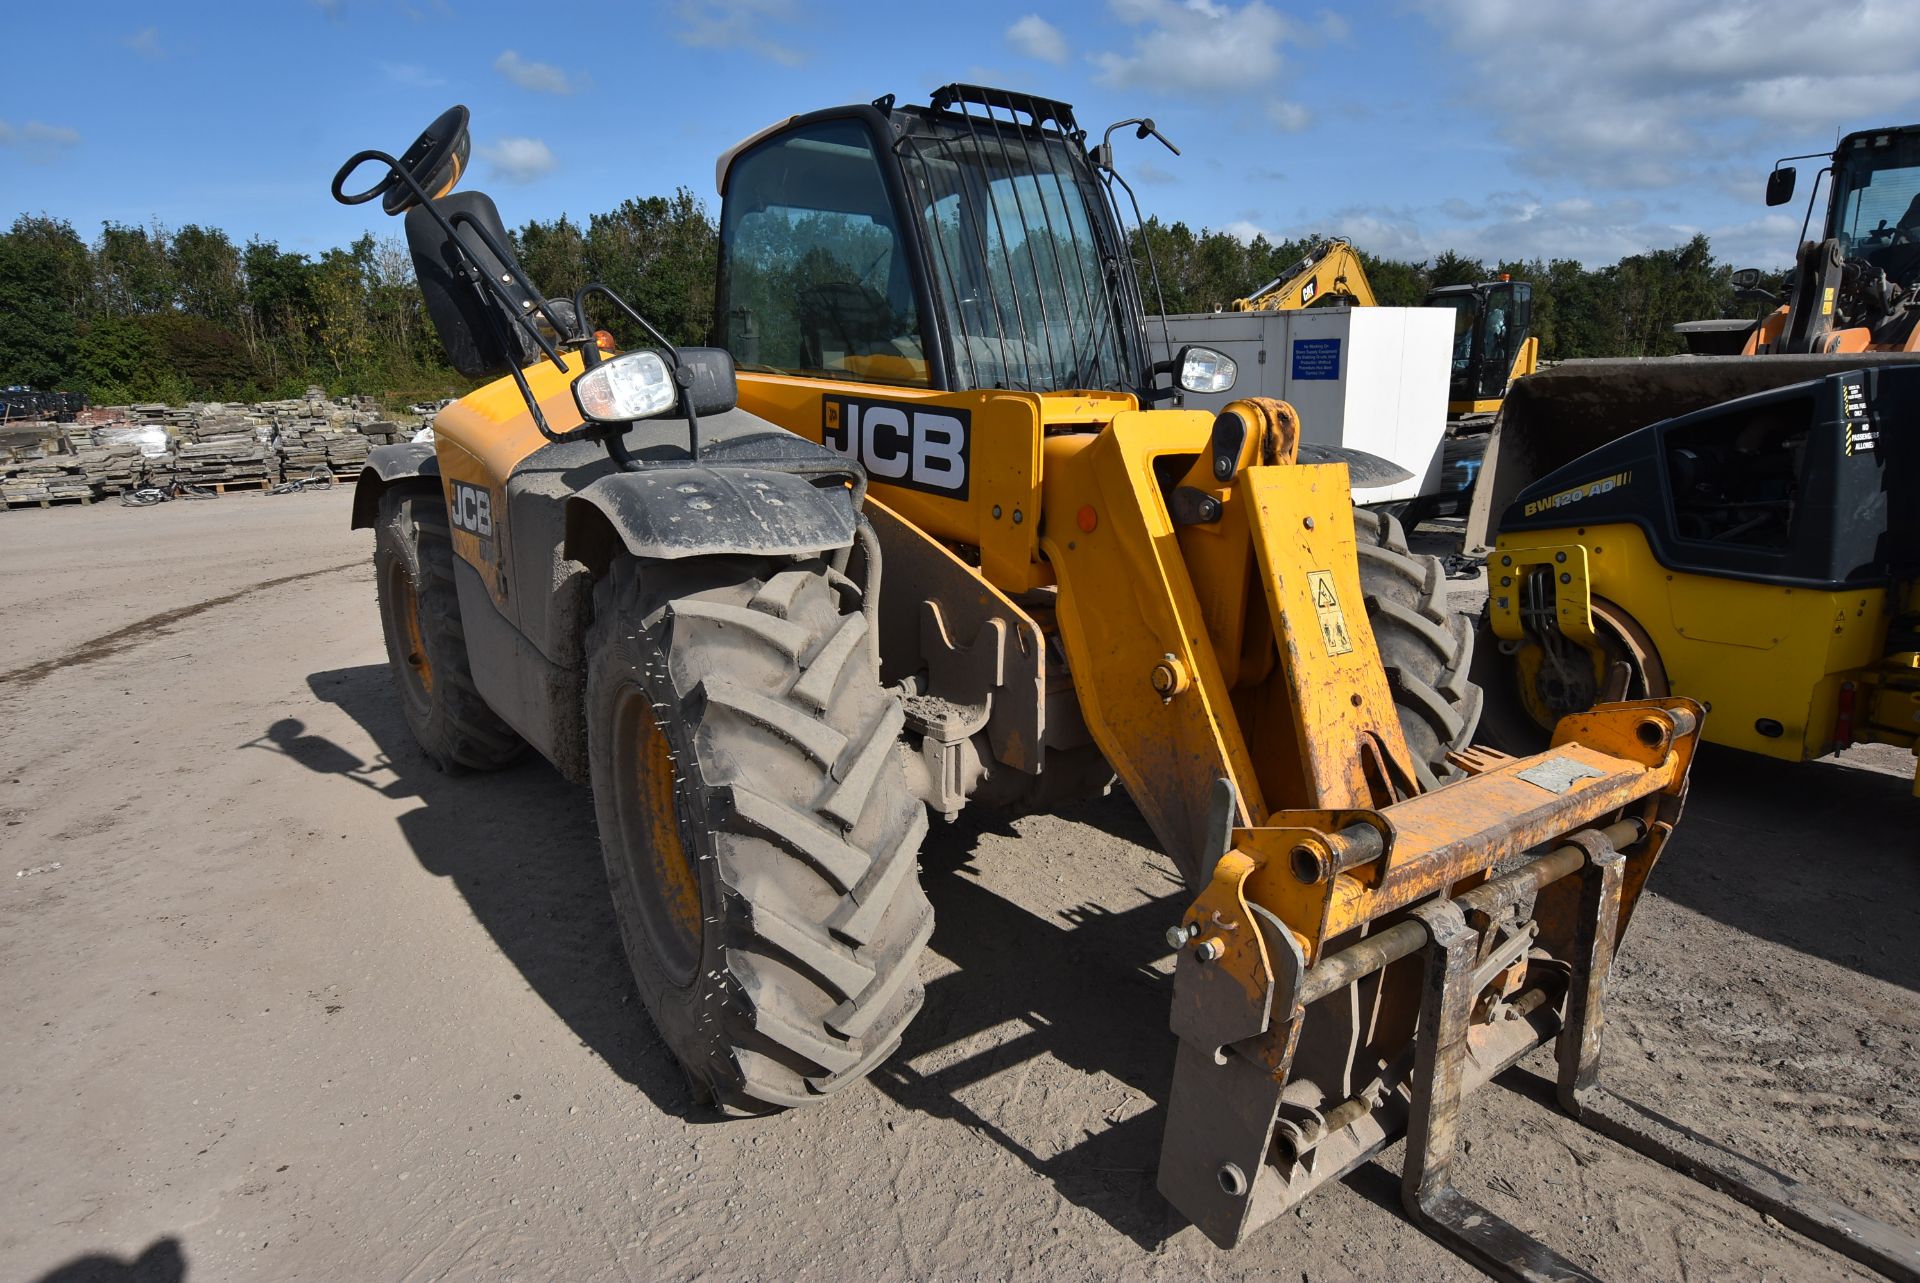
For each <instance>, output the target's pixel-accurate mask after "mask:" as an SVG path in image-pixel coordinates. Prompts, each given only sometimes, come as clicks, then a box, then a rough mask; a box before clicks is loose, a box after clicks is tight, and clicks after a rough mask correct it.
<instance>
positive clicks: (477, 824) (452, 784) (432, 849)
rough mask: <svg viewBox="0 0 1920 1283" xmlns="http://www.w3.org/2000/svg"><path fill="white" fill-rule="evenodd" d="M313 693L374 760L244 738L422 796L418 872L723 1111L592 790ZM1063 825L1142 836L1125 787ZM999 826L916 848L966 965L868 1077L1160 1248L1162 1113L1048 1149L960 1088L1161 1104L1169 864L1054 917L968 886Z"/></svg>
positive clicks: (663, 1084) (356, 699)
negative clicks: (625, 889) (643, 989)
mask: <svg viewBox="0 0 1920 1283" xmlns="http://www.w3.org/2000/svg"><path fill="white" fill-rule="evenodd" d="M308 684H309V686H310V687H311V688H312V690H313V692H314V694H315V695H316V696H317V697H318V698H319V699H320V700H322V701H324V702H326V703H329V704H333V705H336V706H337V707H339V708H340V709H341V710H342V711H343V712H345V713H346V714H347V716H349V717H351V718H352V719H353V720H354V721H355V722H356V723H358V724H359V725H360V727H361V728H362V729H364V730H365V731H366V733H367V734H368V735H369V736H370V737H371V738H372V740H373V741H374V743H375V745H376V746H377V748H378V750H379V751H378V755H377V757H376V758H375V759H374V760H372V761H368V760H366V759H364V758H363V757H362V756H361V755H360V754H359V753H356V752H354V751H352V750H350V749H348V748H346V747H344V746H342V745H340V744H338V743H336V742H334V741H333V740H331V739H329V738H327V737H326V736H324V735H320V734H316V733H314V732H312V731H310V730H309V729H308V728H307V727H306V726H305V725H304V724H303V723H302V722H300V721H299V720H297V719H294V718H284V719H281V720H280V721H277V722H275V723H273V724H272V725H271V726H269V727H267V728H265V731H264V733H263V734H262V736H261V737H260V739H259V740H256V741H253V742H252V743H251V744H250V745H249V747H252V748H260V749H268V750H272V751H275V752H279V753H282V754H284V755H285V756H287V757H290V758H292V759H293V760H294V761H295V762H297V763H299V764H300V765H301V766H303V767H305V768H307V769H308V770H312V771H315V772H317V773H319V774H325V775H333V776H337V777H338V778H339V779H340V780H341V781H342V788H343V790H346V789H348V788H367V789H371V790H373V791H375V792H378V793H380V794H381V795H382V796H384V797H387V798H390V799H395V800H401V801H405V800H417V802H418V805H416V806H414V807H412V808H411V809H410V810H408V811H406V813H405V814H403V815H402V816H400V819H399V824H400V828H401V831H402V834H403V835H404V836H405V838H406V840H407V843H408V845H409V847H410V848H411V850H412V851H413V854H414V856H415V858H417V859H418V860H419V861H420V863H421V865H422V867H423V868H425V869H426V870H427V871H428V872H430V873H433V874H434V875H436V876H439V877H445V878H450V879H452V881H453V883H454V885H455V887H456V888H457V889H458V890H459V891H460V893H461V894H462V895H463V896H464V897H465V898H466V900H467V903H468V905H469V906H470V907H471V909H472V911H473V914H474V917H475V918H476V919H477V920H478V921H479V922H480V924H481V925H482V926H483V927H484V928H485V929H486V931H487V933H488V934H489V935H490V936H491V937H492V939H493V941H494V942H495V944H497V945H498V946H499V948H500V950H501V952H502V953H504V954H505V955H506V956H507V958H508V960H509V961H511V962H512V963H513V964H514V966H515V967H517V968H518V969H519V971H520V973H521V974H522V975H523V976H524V977H525V978H526V980H527V982H528V984H530V985H531V986H532V987H533V989H534V991H535V992H536V993H538V994H539V995H540V996H541V998H542V999H543V1000H544V1001H545V1002H546V1003H547V1004H548V1005H549V1006H550V1007H552V1009H553V1010H554V1012H555V1014H557V1015H558V1016H560V1018H561V1019H562V1020H564V1021H565V1022H566V1023H567V1026H568V1028H569V1029H571V1030H572V1031H573V1032H574V1034H575V1035H576V1036H578V1037H579V1038H580V1040H581V1042H582V1043H584V1044H585V1045H586V1046H588V1047H589V1048H591V1049H592V1050H593V1051H594V1052H595V1054H597V1055H599V1056H600V1057H601V1059H603V1060H605V1061H606V1063H607V1064H608V1066H609V1067H611V1068H612V1069H613V1070H614V1071H615V1072H616V1073H618V1074H619V1075H620V1076H621V1077H622V1078H624V1079H626V1080H627V1081H628V1082H631V1083H633V1084H634V1085H635V1086H637V1087H639V1088H640V1089H641V1090H642V1091H644V1092H645V1093H646V1094H647V1096H648V1097H649V1099H651V1100H652V1102H653V1103H654V1104H655V1105H656V1106H657V1107H658V1108H659V1109H661V1110H662V1111H663V1112H665V1113H668V1114H672V1115H675V1116H677V1117H681V1118H683V1119H685V1120H686V1121H688V1122H710V1121H715V1120H717V1117H718V1116H717V1115H714V1114H710V1113H708V1112H707V1111H705V1110H702V1109H699V1108H697V1107H695V1106H694V1104H693V1102H692V1099H691V1097H690V1095H689V1093H688V1091H687V1088H686V1085H685V1083H684V1081H683V1080H682V1078H681V1076H680V1072H679V1069H678V1068H677V1066H675V1065H674V1063H673V1060H672V1058H671V1056H670V1055H669V1054H668V1052H667V1051H666V1049H665V1048H664V1047H663V1046H662V1045H661V1044H660V1043H659V1041H658V1039H657V1038H656V1037H655V1035H654V1033H653V1030H652V1028H651V1026H650V1025H649V1024H648V1023H647V1020H646V1017H645V1015H644V1013H643V1011H642V1009H641V1007H640V1005H639V995H638V994H637V992H636V991H635V990H634V988H633V982H632V980H631V978H630V976H629V974H628V971H627V964H626V959H625V957H624V955H623V954H622V952H621V945H620V934H619V929H618V927H617V925H616V924H615V922H614V918H613V907H612V902H611V900H610V898H609V896H608V894H607V885H606V874H605V871H604V869H603V867H602V864H601V859H600V847H599V840H598V838H597V836H596V835H595V832H594V819H593V805H592V799H591V798H590V796H589V795H588V793H587V791H586V790H585V789H582V788H579V787H577V786H575V785H572V784H568V783H567V782H565V781H564V780H562V779H561V778H560V777H559V776H558V775H557V774H556V773H555V772H554V771H553V769H552V768H551V767H550V766H548V765H546V764H545V763H544V762H542V761H540V760H539V758H538V757H534V756H530V757H529V758H528V759H527V760H526V761H524V762H522V763H520V764H518V765H516V766H513V767H510V768H508V769H507V770H505V771H503V772H500V773H498V774H494V775H466V776H450V775H447V774H445V773H443V772H441V771H440V770H438V769H437V768H435V767H434V766H433V765H432V764H431V763H430V762H428V761H427V760H426V758H425V757H424V756H423V755H422V754H421V753H420V751H419V749H418V748H417V747H416V746H415V744H414V742H413V738H412V734H411V732H410V731H409V730H408V728H407V725H406V719H405V717H404V716H403V714H402V713H401V711H400V708H399V706H398V705H397V704H396V703H395V701H394V697H393V688H392V678H391V676H390V675H389V673H388V671H387V669H386V667H385V666H384V665H366V666H362V667H357V668H344V669H336V670H331V671H326V672H319V673H314V674H312V675H311V676H310V677H309V678H308ZM1066 818H1069V819H1071V820H1074V821H1077V822H1079V823H1084V824H1087V825H1088V826H1090V827H1093V828H1097V829H1101V830H1103V831H1106V832H1109V833H1112V834H1114V835H1115V836H1118V837H1122V838H1125V839H1126V840H1128V841H1131V842H1136V843H1139V844H1141V845H1143V846H1151V844H1152V835H1151V834H1150V833H1149V832H1148V831H1147V828H1146V825H1145V823H1144V822H1143V821H1142V820H1141V819H1140V816H1139V813H1138V812H1137V811H1135V810H1134V808H1133V805H1132V804H1131V803H1130V802H1128V801H1127V800H1126V798H1125V797H1124V796H1122V795H1119V794H1116V795H1115V796H1113V797H1110V798H1104V799H1100V800H1097V801H1095V802H1091V803H1087V804H1085V805H1083V806H1080V807H1077V808H1075V809H1073V810H1072V811H1069V812H1068V813H1067V815H1066ZM1006 831H1007V830H1006V829H1005V828H1004V822H1003V821H1000V820H997V819H996V818H994V817H992V816H984V817H977V816H973V815H968V816H963V817H962V818H961V820H960V821H959V822H958V823H956V824H953V825H936V826H935V829H934V832H933V834H932V836H931V837H930V838H929V840H928V842H927V845H926V848H925V850H924V851H923V853H922V857H921V863H922V866H923V870H924V872H923V878H924V881H925V883H926V888H927V894H928V896H929V898H930V899H931V900H932V902H933V906H934V913H935V923H936V926H935V933H934V937H933V942H932V948H933V951H934V952H935V953H937V954H939V955H941V956H942V957H944V958H946V959H947V960H948V961H950V962H951V963H953V964H954V965H955V966H956V967H957V968H958V969H957V970H956V971H954V972H951V973H949V974H947V975H945V976H942V977H940V978H939V979H936V980H935V981H933V983H932V984H930V985H929V986H928V990H927V1001H926V1006H925V1008H924V1009H923V1010H922V1011H921V1013H920V1015H919V1017H918V1018H917V1019H916V1020H915V1021H914V1022H913V1024H912V1025H911V1026H910V1027H909V1029H908V1031H907V1035H906V1041H905V1043H904V1044H903V1045H902V1047H901V1049H900V1051H899V1052H898V1053H896V1054H895V1055H894V1056H893V1057H892V1058H891V1059H890V1060H889V1061H888V1062H887V1064H885V1065H883V1066H882V1067H881V1068H880V1069H879V1070H878V1071H876V1072H875V1074H874V1075H873V1082H874V1084H875V1085H876V1086H877V1087H878V1088H879V1089H880V1090H882V1091H883V1092H886V1093H887V1094H888V1095H889V1096H891V1097H892V1098H893V1099H894V1100H896V1101H898V1102H899V1103H900V1104H902V1105H904V1106H906V1107H907V1108H910V1109H912V1110H914V1111H916V1112H918V1113H924V1114H927V1115H930V1116H932V1117H935V1118H943V1119H950V1120H953V1121H955V1122H958V1123H960V1124H962V1125H964V1126H967V1127H970V1128H973V1129H975V1130H977V1131H980V1132H982V1133H983V1134H985V1135H988V1136H990V1137H992V1138H993V1139H994V1140H995V1141H996V1142H997V1143H999V1144H1001V1145H1003V1146H1004V1147H1005V1148H1007V1149H1008V1150H1009V1152H1011V1153H1013V1154H1014V1155H1016V1156H1017V1157H1019V1158H1020V1159H1021V1161H1023V1162H1025V1163H1026V1164H1027V1165H1028V1166H1030V1167H1031V1168H1033V1170H1035V1171H1036V1172H1039V1173H1040V1174H1042V1175H1044V1176H1046V1177H1047V1178H1048V1179H1050V1180H1052V1181H1053V1182H1054V1183H1055V1185H1056V1186H1057V1187H1058V1188H1059V1189H1060V1191H1061V1193H1062V1195H1063V1196H1064V1197H1066V1198H1068V1199H1069V1200H1071V1201H1073V1202H1075V1203H1077V1204H1080V1205H1082V1206H1085V1207H1087V1208H1089V1209H1090V1210H1092V1211H1094V1212H1095V1213H1096V1214H1097V1215H1099V1216H1101V1217H1102V1218H1103V1219H1105V1220H1107V1221H1108V1222H1110V1223H1111V1224H1113V1225H1114V1226H1115V1227H1116V1228H1118V1229H1120V1230H1121V1231H1122V1232H1124V1233H1126V1234H1127V1235H1129V1236H1130V1237H1131V1238H1133V1239H1134V1240H1135V1241H1136V1242H1138V1243H1140V1244H1142V1245H1144V1246H1152V1245H1155V1244H1157V1243H1160V1242H1163V1241H1164V1240H1165V1239H1166V1238H1167V1237H1169V1236H1170V1235H1171V1234H1173V1233H1174V1232H1176V1231H1178V1230H1179V1229H1180V1228H1181V1226H1182V1225H1183V1222H1181V1221H1180V1220H1179V1219H1178V1218H1177V1217H1176V1216H1174V1214H1173V1213H1172V1212H1171V1210H1170V1209H1169V1208H1168V1207H1167V1205H1166V1204H1165V1202H1164V1201H1163V1200H1162V1199H1161V1198H1160V1196H1159V1195H1158V1194H1157V1193H1156V1192H1155V1190H1154V1187H1153V1176H1154V1172H1155V1170H1156V1168H1157V1166H1158V1163H1159V1149H1160V1133H1161V1129H1162V1118H1163V1111H1162V1109H1161V1107H1160V1106H1159V1105H1158V1104H1155V1105H1153V1106H1152V1107H1151V1108H1148V1109H1145V1110H1144V1111H1143V1112H1139V1113H1134V1114H1132V1115H1131V1116H1128V1117H1124V1118H1120V1119H1118V1120H1116V1121H1104V1120H1103V1121H1102V1122H1101V1123H1099V1124H1097V1127H1098V1130H1095V1129H1091V1128H1090V1129H1089V1130H1088V1131H1087V1134H1086V1136H1085V1138H1084V1139H1082V1140H1081V1141H1080V1142H1079V1143H1077V1144H1075V1145H1073V1146H1071V1147H1070V1148H1069V1149H1067V1150H1066V1151H1064V1152H1062V1153H1059V1154H1057V1155H1054V1156H1052V1157H1043V1156H1041V1155H1038V1154H1035V1153H1033V1152H1032V1151H1031V1150H1030V1149H1029V1148H1027V1147H1026V1146H1024V1145H1023V1144H1022V1143H1021V1142H1020V1141H1019V1140H1018V1139H1016V1138H1015V1137H1014V1136H1013V1135H1012V1134H1011V1133H1010V1132H1009V1131H1007V1130H1006V1129H1005V1128H1003V1127H1002V1126H1001V1125H1000V1124H999V1123H998V1122H997V1121H996V1120H995V1119H993V1118H989V1117H986V1116H984V1115H982V1114H980V1113H977V1112H975V1111H974V1110H972V1109H971V1108H969V1107H968V1106H967V1105H966V1104H965V1103H963V1102H962V1101H961V1100H960V1099H959V1097H958V1095H957V1094H956V1093H960V1092H963V1091H964V1089H965V1088H966V1087H968V1086H969V1085H971V1084H973V1083H977V1082H980V1081H981V1080H983V1079H985V1078H988V1077H990V1076H992V1075H994V1074H997V1073H999V1072H1001V1071H1002V1070H1005V1069H1008V1068H1012V1067H1017V1066H1019V1065H1020V1064H1021V1063H1022V1062H1023V1061H1025V1060H1028V1059H1032V1058H1036V1057H1048V1058H1051V1059H1053V1060H1056V1061H1058V1062H1060V1063H1061V1064H1064V1065H1068V1066H1071V1067H1073V1068H1075V1069H1078V1070H1080V1071H1082V1072H1088V1073H1090V1072H1093V1071H1096V1070H1098V1071H1101V1072H1104V1073H1106V1074H1109V1075H1111V1076H1112V1077H1114V1078H1116V1079H1118V1080H1119V1081H1121V1082H1123V1083H1125V1084H1126V1085H1127V1086H1128V1087H1130V1088H1132V1089H1133V1090H1134V1091H1135V1092H1136V1093H1138V1095H1139V1096H1140V1097H1141V1098H1143V1099H1146V1100H1153V1101H1158V1100H1159V1099H1160V1098H1161V1097H1162V1096H1164V1095H1165V1092H1166V1085H1167V1083H1168V1082H1169V1081H1170V1080H1171V1077H1172V1073H1173V1053H1174V1043H1173V1039H1172V1037H1171V1035H1169V1034H1168V1033H1167V1028H1166V1023H1167V1003H1168V1000H1169V987H1168V983H1167V981H1166V980H1165V979H1164V978H1163V977H1160V976H1158V975H1156V974H1155V973H1153V972H1152V971H1151V970H1150V969H1149V964H1151V963H1152V962H1153V961H1154V960H1155V959H1156V958H1157V957H1158V956H1159V955H1160V954H1162V953H1164V952H1165V946H1164V942H1163V941H1162V936H1163V934H1164V932H1165V929H1166V926H1167V924H1168V923H1169V922H1171V921H1174V920H1175V919H1176V918H1178V917H1179V914H1180V905H1181V895H1180V891H1179V888H1178V887H1177V886H1176V885H1175V884H1174V883H1173V881H1172V880H1171V875H1170V873H1169V872H1168V871H1167V870H1165V869H1158V868H1155V867H1154V866H1153V865H1151V864H1149V863H1148V862H1147V861H1146V860H1145V859H1144V858H1143V860H1142V863H1141V865H1140V867H1139V871H1138V875H1137V879H1136V880H1135V882H1134V885H1135V886H1137V887H1139V888H1140V889H1141V890H1142V891H1143V892H1144V893H1146V894H1147V895H1148V896H1149V897H1150V900H1149V902H1148V903H1146V904H1143V905H1140V906H1139V907H1136V908H1132V909H1129V910H1126V911H1124V912H1119V913H1115V912H1111V911H1109V910H1106V909H1104V908H1101V907H1099V906H1097V905H1091V904H1089V905H1083V906H1081V907H1079V908H1076V909H1073V910H1070V911H1068V912H1067V913H1065V914H1063V915H1061V917H1060V918H1059V919H1058V920H1052V919H1049V918H1046V917H1043V916H1040V915H1038V914H1036V913H1034V912H1032V911H1031V910H1029V909H1026V908H1024V907H1021V906H1020V905H1017V904H1015V903H1013V902H1011V901H1009V900H1007V899H1006V898H1004V897H1002V896H1000V895H998V894H996V893H994V892H993V891H990V890H988V889H986V888H985V887H983V886H982V885H980V883H979V882H978V881H977V880H975V879H974V878H973V877H971V876H969V870H970V867H971V861H972V860H973V859H974V848H975V846H976V845H977V844H978V842H979V840H980V838H981V837H982V836H984V835H986V834H988V833H992V832H1001V833H1004V832H1006ZM1142 854H1143V856H1144V855H1145V853H1144V852H1143V853H1142ZM1129 898H1132V897H1129ZM1010 1021H1012V1022H1019V1023H1021V1024H1024V1025H1025V1026H1026V1027H1027V1029H1028V1033H1026V1034H1025V1035H1023V1036H1021V1037H1019V1038H1017V1039H1015V1040H1014V1041H1012V1042H1009V1043H1002V1044H1000V1045H998V1046H996V1047H994V1048H992V1049H991V1050H989V1051H986V1052H984V1053H982V1054H980V1055H978V1056H976V1057H973V1058H971V1059H967V1060H963V1061H961V1062H960V1063H958V1064H955V1065H950V1066H947V1067H945V1068H943V1069H941V1070H939V1071H937V1072H933V1073H930V1074H920V1073H916V1072H915V1071H914V1070H913V1069H912V1068H910V1064H911V1063H912V1062H915V1061H918V1060H920V1059H922V1058H923V1057H929V1056H933V1057H934V1058H936V1059H937V1058H938V1055H937V1054H938V1053H939V1052H940V1051H941V1050H942V1049H943V1048H946V1047H949V1046H951V1045H953V1044H955V1043H959V1042H963V1041H967V1040H969V1039H971V1038H973V1037H975V1036H976V1035H978V1034H980V1033H981V1032H982V1031H984V1030H989V1029H993V1028H994V1027H996V1026H1001V1025H1005V1024H1007V1023H1008V1022H1010Z"/></svg>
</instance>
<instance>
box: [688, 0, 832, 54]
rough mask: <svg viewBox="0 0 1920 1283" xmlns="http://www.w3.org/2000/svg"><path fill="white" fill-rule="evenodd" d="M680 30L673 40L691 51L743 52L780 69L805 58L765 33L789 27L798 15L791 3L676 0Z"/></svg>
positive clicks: (789, 0)
mask: <svg viewBox="0 0 1920 1283" xmlns="http://www.w3.org/2000/svg"><path fill="white" fill-rule="evenodd" d="M676 12H677V14H678V16H679V19H680V30H679V31H677V32H675V33H674V35H675V38H676V39H678V40H679V41H680V43H681V44H683V45H690V46H692V47H693V48H695V49H745V50H746V51H747V52H749V53H756V54H759V55H760V56H761V57H762V58H766V59H767V60H769V61H771V62H777V63H779V64H780V65H781V66H783V67H797V66H799V65H800V64H801V63H802V62H805V61H806V55H805V54H803V53H801V52H799V51H798V50H796V49H793V48H792V47H790V46H788V45H786V44H783V43H782V42H780V41H779V40H775V39H772V38H770V37H769V36H768V34H767V32H768V31H769V30H771V29H772V28H773V27H774V26H776V25H778V24H791V23H793V22H794V21H795V20H796V19H797V18H798V16H799V15H798V14H797V12H796V10H795V8H794V6H793V3H792V0H680V3H679V5H678V6H677V7H676Z"/></svg>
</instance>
